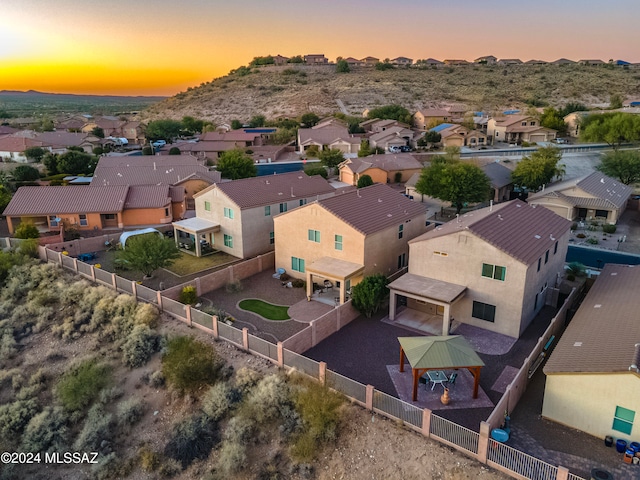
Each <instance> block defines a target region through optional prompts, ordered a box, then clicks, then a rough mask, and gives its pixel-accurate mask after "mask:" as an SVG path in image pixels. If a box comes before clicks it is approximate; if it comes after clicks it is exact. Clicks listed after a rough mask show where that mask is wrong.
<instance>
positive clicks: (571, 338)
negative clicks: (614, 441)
mask: <svg viewBox="0 0 640 480" xmlns="http://www.w3.org/2000/svg"><path fill="white" fill-rule="evenodd" d="M638 285H640V268H638V267H634V266H633V265H615V264H607V265H605V266H604V268H603V269H602V272H601V273H600V275H599V276H598V277H597V279H596V282H595V283H594V285H593V287H591V289H590V290H589V293H588V294H587V296H586V297H585V299H584V300H583V301H582V304H581V305H580V308H579V309H578V311H577V312H576V314H575V316H574V317H573V318H572V319H571V323H569V326H568V327H567V329H566V330H565V332H564V333H563V334H562V337H561V338H560V340H559V341H558V344H557V345H556V347H555V348H554V350H553V352H552V353H551V356H550V357H549V359H548V360H547V363H546V365H545V366H544V369H543V371H544V373H545V375H546V384H545V388H544V400H543V404H542V416H543V417H544V418H547V419H549V420H553V421H555V422H558V423H561V424H563V425H567V426H569V427H571V428H575V429H578V430H581V431H583V432H586V433H589V434H591V435H594V436H596V437H598V438H605V437H606V436H608V435H609V436H612V437H614V438H622V439H626V440H627V441H629V440H636V441H638V439H639V438H640V428H639V427H640V423H639V422H640V416H639V414H640V370H639V365H640V343H638V342H639V340H640V322H638V311H639V310H640V298H638V297H637V296H636V295H637V294H638Z"/></svg>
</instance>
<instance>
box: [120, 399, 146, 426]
mask: <svg viewBox="0 0 640 480" xmlns="http://www.w3.org/2000/svg"><path fill="white" fill-rule="evenodd" d="M144 410H145V403H144V401H142V400H140V399H138V398H135V397H133V398H129V399H127V400H125V401H123V402H120V403H119V404H118V408H117V415H116V418H117V422H118V425H119V426H120V427H125V428H127V427H130V426H131V425H134V424H135V423H137V422H139V421H140V419H141V418H142V416H143V415H144Z"/></svg>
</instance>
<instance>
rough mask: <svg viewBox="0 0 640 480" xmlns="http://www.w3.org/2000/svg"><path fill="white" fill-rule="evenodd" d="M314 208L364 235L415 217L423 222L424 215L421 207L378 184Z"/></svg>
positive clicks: (395, 191) (329, 200)
mask: <svg viewBox="0 0 640 480" xmlns="http://www.w3.org/2000/svg"><path fill="white" fill-rule="evenodd" d="M318 204H319V205H321V206H322V207H324V208H325V209H326V210H328V211H329V212H331V213H332V214H334V215H335V216H336V217H338V218H340V219H342V220H343V221H344V222H346V223H347V224H349V225H351V226H352V227H353V228H355V229H356V230H358V231H359V232H362V233H363V234H365V235H370V234H372V233H375V232H378V231H380V230H384V229H385V228H388V227H390V226H392V225H400V224H401V223H404V222H405V221H407V220H410V219H413V218H415V217H418V216H423V217H424V218H423V219H422V220H426V215H425V214H426V211H427V210H426V207H425V205H424V204H422V203H419V202H413V201H411V200H409V199H408V198H407V197H405V196H404V195H401V194H400V192H398V191H397V190H394V189H393V188H391V187H388V186H387V185H385V184H382V183H379V184H375V185H371V186H369V187H365V188H359V189H357V190H354V191H351V192H349V193H344V194H342V195H336V196H335V197H330V198H325V199H324V200H320V201H319V202H318Z"/></svg>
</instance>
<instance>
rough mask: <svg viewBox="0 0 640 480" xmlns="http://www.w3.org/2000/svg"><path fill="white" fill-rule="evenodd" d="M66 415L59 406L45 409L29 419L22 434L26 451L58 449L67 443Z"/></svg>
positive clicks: (23, 446)
mask: <svg viewBox="0 0 640 480" xmlns="http://www.w3.org/2000/svg"><path fill="white" fill-rule="evenodd" d="M68 433H69V430H68V428H67V416H66V415H65V413H64V409H62V408H61V407H45V409H44V410H43V411H42V412H40V413H38V414H37V415H35V416H34V417H32V418H31V420H29V423H28V424H27V427H26V428H25V431H24V435H23V436H22V449H23V450H24V451H27V452H46V451H60V450H63V449H64V447H65V446H66V445H67V438H68Z"/></svg>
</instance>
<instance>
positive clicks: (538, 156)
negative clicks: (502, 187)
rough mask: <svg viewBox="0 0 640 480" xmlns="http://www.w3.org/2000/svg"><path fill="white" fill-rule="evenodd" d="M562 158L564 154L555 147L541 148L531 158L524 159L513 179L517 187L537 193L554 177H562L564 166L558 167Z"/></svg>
mask: <svg viewBox="0 0 640 480" xmlns="http://www.w3.org/2000/svg"><path fill="white" fill-rule="evenodd" d="M561 158H562V152H561V151H560V149H559V148H557V147H554V146H553V145H550V146H548V147H542V148H539V149H538V150H536V151H535V152H533V153H532V154H531V156H528V157H527V156H525V157H523V158H522V160H521V161H520V162H519V163H518V165H517V166H516V168H515V169H514V171H513V173H512V174H511V179H512V180H513V183H515V184H516V185H519V186H521V187H524V188H526V189H528V190H531V191H533V192H537V191H538V190H540V188H542V186H543V185H546V184H547V183H549V182H551V180H553V178H554V177H557V176H561V175H562V173H563V170H564V166H561V165H558V162H559V161H560V159H561Z"/></svg>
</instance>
